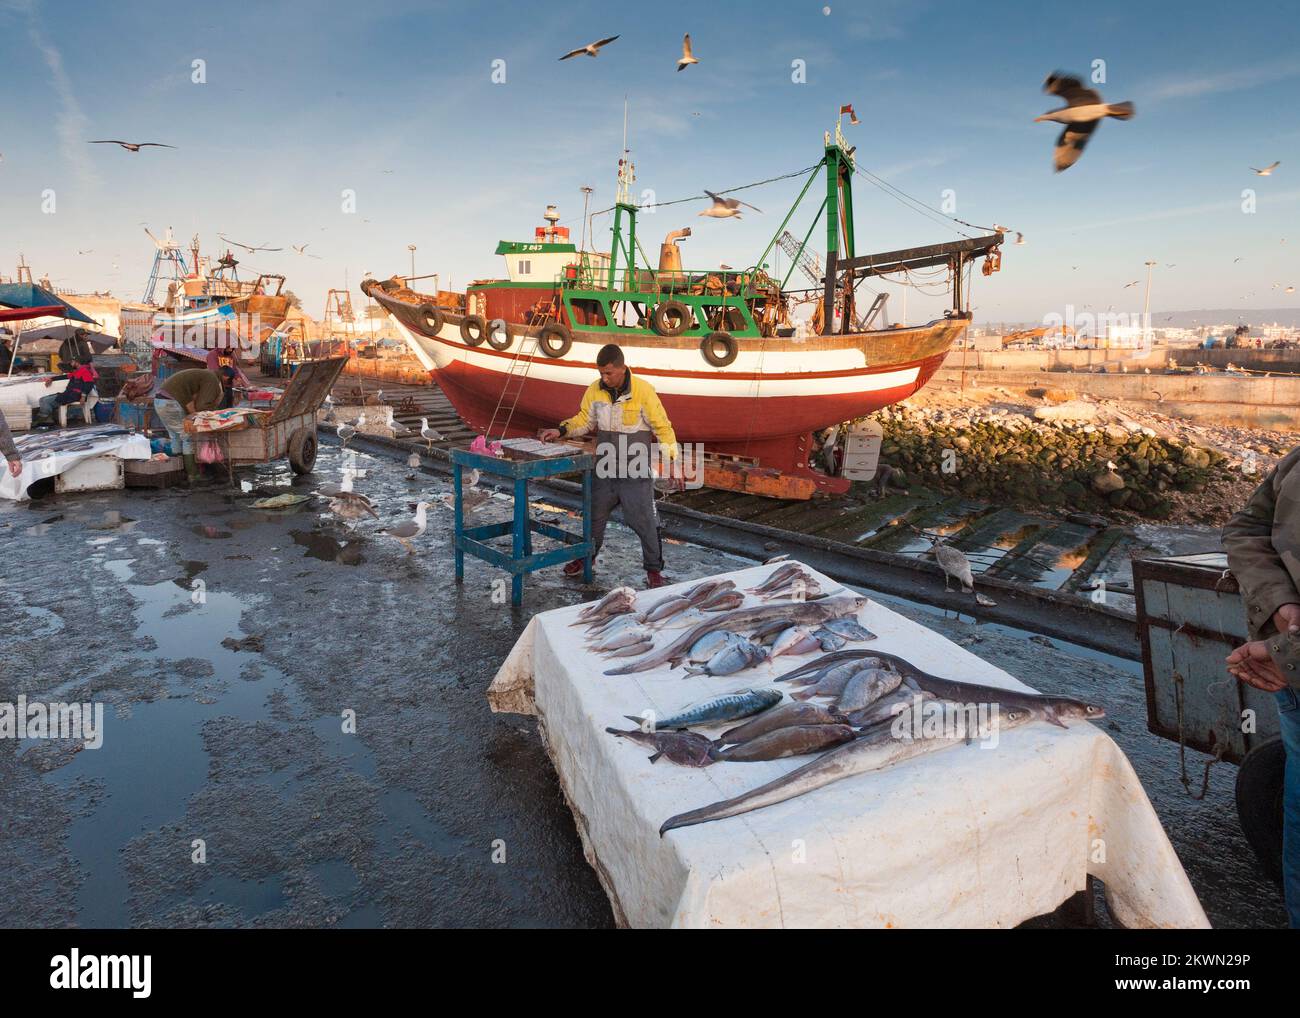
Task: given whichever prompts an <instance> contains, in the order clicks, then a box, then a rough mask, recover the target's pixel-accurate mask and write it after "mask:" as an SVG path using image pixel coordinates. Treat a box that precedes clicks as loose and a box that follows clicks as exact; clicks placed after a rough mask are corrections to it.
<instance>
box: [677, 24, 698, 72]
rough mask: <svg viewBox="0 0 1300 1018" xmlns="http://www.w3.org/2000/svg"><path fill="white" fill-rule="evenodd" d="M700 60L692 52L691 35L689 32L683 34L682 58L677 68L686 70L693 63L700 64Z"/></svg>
mask: <svg viewBox="0 0 1300 1018" xmlns="http://www.w3.org/2000/svg"><path fill="white" fill-rule="evenodd" d="M698 63H699V61H698V60H696V59H695V57H694V56H693V55H692V54H691V36H690V33H689V32H688V33H687V34H686V35H684V36H682V58H681V59H680V60H678V61H677V69H678V70H679V71H681V70H685V69H686V68H687V67H689V66H690V65H691V64H698Z"/></svg>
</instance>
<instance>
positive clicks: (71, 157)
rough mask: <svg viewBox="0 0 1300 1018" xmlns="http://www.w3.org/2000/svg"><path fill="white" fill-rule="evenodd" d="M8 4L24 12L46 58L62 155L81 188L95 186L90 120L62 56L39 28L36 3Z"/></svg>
mask: <svg viewBox="0 0 1300 1018" xmlns="http://www.w3.org/2000/svg"><path fill="white" fill-rule="evenodd" d="M11 6H13V7H14V9H16V10H18V11H20V12H21V13H24V14H26V15H27V32H28V34H29V35H30V36H31V40H32V45H34V46H35V47H36V49H37V50H39V51H40V54H41V56H42V58H44V60H45V66H46V67H48V68H49V69H50V78H51V81H52V83H53V85H54V93H55V95H56V96H58V99H59V105H60V107H61V109H60V111H59V114H58V116H57V118H56V121H55V124H56V126H55V130H56V133H57V134H58V136H59V146H60V148H61V150H62V152H63V158H64V159H65V160H66V161H67V164H68V165H69V166H70V167H71V168H72V171H73V173H75V174H76V177H77V181H78V183H80V184H81V186H82V187H83V188H86V189H90V188H94V187H97V186H98V185H99V177H98V176H97V175H96V174H95V167H94V164H93V163H92V162H91V159H90V154H89V152H88V151H87V149H86V140H87V139H86V133H87V132H86V128H87V126H88V125H89V120H88V119H87V117H86V115H85V114H84V113H83V112H82V111H81V104H80V103H79V102H78V101H77V95H76V93H75V92H74V91H73V89H72V81H71V79H69V78H68V74H67V71H65V70H64V68H63V57H62V55H61V54H60V53H59V51H58V50H57V49H56V48H55V47H54V45H53V44H52V43H50V42H48V41H47V40H46V38H45V34H44V32H42V31H41V22H40V18H39V15H38V12H37V9H36V4H35V3H32V2H27V3H22V2H20V3H18V4H16V5H11Z"/></svg>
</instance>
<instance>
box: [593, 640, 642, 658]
mask: <svg viewBox="0 0 1300 1018" xmlns="http://www.w3.org/2000/svg"><path fill="white" fill-rule="evenodd" d="M653 646H654V641H653V640H642V641H641V642H640V643H631V644H628V645H627V646H626V647H620V648H619V649H618V650H616V651H613V652H611V653H609V654H606V655H605V656H606V657H636V656H637V655H638V654H644V653H645V652H646V651H648V650H649V649H650V648H651V647H653Z"/></svg>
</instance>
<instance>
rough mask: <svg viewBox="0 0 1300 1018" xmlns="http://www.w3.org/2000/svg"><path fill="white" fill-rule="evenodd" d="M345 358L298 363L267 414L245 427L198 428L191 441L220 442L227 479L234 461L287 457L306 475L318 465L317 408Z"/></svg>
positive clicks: (256, 418)
mask: <svg viewBox="0 0 1300 1018" xmlns="http://www.w3.org/2000/svg"><path fill="white" fill-rule="evenodd" d="M347 362H348V359H347V358H346V357H330V358H327V359H325V360H319V361H308V362H306V363H303V364H301V365H299V366H298V369H297V370H296V371H295V372H294V375H293V378H291V379H290V380H289V384H288V385H287V386H286V387H285V390H284V395H282V396H281V397H280V398H279V399H278V400H276V402H275V406H274V407H273V408H272V410H271V413H270V414H269V415H266V416H262V415H257V416H255V417H253V418H252V420H251V421H250V423H249V424H248V426H247V427H243V428H236V429H233V430H230V431H213V432H200V433H198V434H195V435H194V436H193V437H194V441H195V442H196V443H198V442H217V443H219V444H220V447H221V453H222V456H223V458H224V462H225V464H226V466H227V468H228V470H229V471H230V475H231V478H232V479H233V477H234V470H235V467H237V466H242V465H244V464H247V463H268V462H270V461H271V460H274V459H279V458H280V457H281V456H287V457H288V458H289V466H290V467H291V468H292V469H293V472H294V473H295V474H309V473H311V471H312V468H313V467H314V466H315V465H316V451H317V448H318V444H317V439H316V411H317V410H319V409H320V408H321V406H322V405H323V404H324V402H325V397H326V396H327V395H328V394H329V392H330V389H332V388H333V387H334V383H335V381H337V380H338V377H339V374H340V373H341V372H342V371H343V366H344V365H345V364H347Z"/></svg>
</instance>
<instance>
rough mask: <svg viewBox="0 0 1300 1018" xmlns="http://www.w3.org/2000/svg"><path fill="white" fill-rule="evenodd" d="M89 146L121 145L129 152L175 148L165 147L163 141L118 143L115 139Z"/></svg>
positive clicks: (171, 146)
mask: <svg viewBox="0 0 1300 1018" xmlns="http://www.w3.org/2000/svg"><path fill="white" fill-rule="evenodd" d="M87 144H88V145H121V146H122V147H123V148H124V149H126V150H127V151H128V152H139V151H140V150H141V149H142V148H175V147H176V146H175V145H164V144H163V143H162V142H161V141H141V142H134V141H117V140H116V139H114V138H109V139H105V140H103V141H91V142H87Z"/></svg>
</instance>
